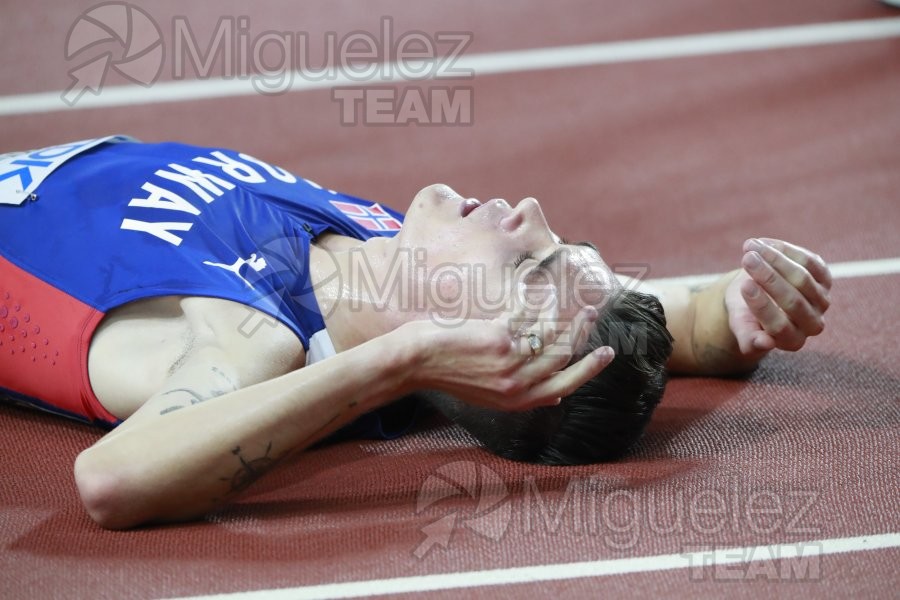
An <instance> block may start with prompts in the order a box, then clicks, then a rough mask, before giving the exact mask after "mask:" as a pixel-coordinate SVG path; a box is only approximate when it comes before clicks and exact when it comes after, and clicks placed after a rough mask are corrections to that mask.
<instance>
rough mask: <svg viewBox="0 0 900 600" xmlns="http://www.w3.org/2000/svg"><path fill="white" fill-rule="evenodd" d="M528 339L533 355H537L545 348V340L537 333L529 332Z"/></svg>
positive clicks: (526, 337)
mask: <svg viewBox="0 0 900 600" xmlns="http://www.w3.org/2000/svg"><path fill="white" fill-rule="evenodd" d="M525 339H526V340H528V348H529V349H530V350H531V356H537V355H538V354H540V353H541V352H542V351H543V350H544V342H543V340H541V337H540V336H539V335H538V334H536V333H529V334H528V335H526V336H525Z"/></svg>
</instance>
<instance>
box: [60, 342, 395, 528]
mask: <svg viewBox="0 0 900 600" xmlns="http://www.w3.org/2000/svg"><path fill="white" fill-rule="evenodd" d="M395 333H396V332H395ZM400 337H401V334H399V333H397V334H396V335H394V334H388V335H386V336H382V337H381V338H377V339H375V340H372V341H371V342H368V343H366V344H363V345H361V346H359V347H357V348H354V349H351V350H348V351H346V352H342V353H340V354H338V355H337V356H334V357H332V358H330V359H328V360H327V361H323V362H320V363H316V364H314V365H310V366H309V367H304V368H302V369H299V370H297V371H293V372H291V373H288V374H286V375H283V376H281V377H278V378H276V379H272V380H269V381H265V382H263V383H259V384H257V385H253V386H249V387H246V388H243V389H240V390H237V391H234V392H230V393H227V394H225V395H222V396H219V397H216V398H212V399H210V400H208V401H206V402H202V403H198V404H193V405H188V406H185V407H184V408H183V409H180V410H175V411H173V412H171V413H167V414H161V415H154V418H145V419H137V420H136V422H134V423H129V422H126V423H125V424H124V425H123V426H121V427H120V429H117V430H114V431H113V432H111V433H110V434H109V435H108V436H106V437H105V438H103V439H102V440H101V441H100V442H98V443H97V444H95V445H94V446H93V447H92V448H89V449H88V450H86V451H85V452H83V453H82V454H81V455H80V456H79V458H78V461H77V462H76V467H75V470H76V481H77V482H78V484H79V489H80V491H81V493H82V497H83V498H84V499H85V504H86V506H87V508H88V510H89V512H91V514H92V516H93V517H94V518H95V519H96V520H98V522H100V523H101V524H103V525H104V526H106V527H111V528H124V527H131V526H134V525H137V524H140V523H145V522H151V521H152V522H159V521H174V520H184V519H189V518H194V517H197V516H200V515H202V514H204V513H206V512H208V511H209V510H210V509H212V508H214V507H215V506H217V505H218V504H220V503H222V502H224V501H227V500H228V499H230V498H231V497H232V496H234V495H235V494H236V493H238V492H240V491H241V490H242V489H244V488H246V487H247V486H248V485H249V484H250V483H252V482H253V481H254V480H255V479H257V478H258V477H259V476H260V475H262V474H263V473H265V472H267V471H268V470H269V469H270V468H271V467H272V466H273V465H274V464H275V463H277V462H278V461H279V460H281V459H282V458H284V457H285V456H287V455H288V454H290V453H292V452H295V451H299V450H302V449H304V448H307V447H308V446H310V445H311V444H313V443H315V442H316V441H318V440H320V439H322V438H324V437H325V436H327V435H328V434H330V433H332V432H334V431H336V430H337V429H339V428H340V427H341V426H343V425H345V424H347V423H349V422H350V421H352V420H353V419H355V418H356V417H357V416H359V415H361V414H363V413H365V412H368V411H370V410H373V409H375V408H377V407H379V406H382V405H384V404H386V403H388V402H390V401H391V400H394V399H396V398H398V397H400V396H402V395H404V394H405V393H407V392H408V391H410V389H411V388H410V387H408V386H410V385H411V382H410V377H409V375H410V373H411V372H412V367H413V359H412V352H410V351H409V346H408V345H404V344H403V343H400ZM145 408H151V410H154V411H157V412H159V405H158V404H157V405H156V406H154V407H145Z"/></svg>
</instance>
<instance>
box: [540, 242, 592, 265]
mask: <svg viewBox="0 0 900 600" xmlns="http://www.w3.org/2000/svg"><path fill="white" fill-rule="evenodd" d="M560 241H563V240H562V239H561V240H560ZM567 245H568V246H584V247H585V248H590V249H591V250H593V251H594V252H596V253H597V254H600V250H598V249H597V246H595V245H594V244H592V243H590V242H575V243H574V244H568V243H566V244H564V245H561V246H560V247H559V248H557V249H556V250H554V251H553V252H551V253H550V254H548V255H547V257H546V258H544V259H543V260H542V261H541V262H539V263H538V264H537V267H536V268H537V269H544V270H546V269H549V268H550V265H552V264H553V263H554V262H556V260H557V259H558V258H559V255H560V254H562V252H563V251H564V250H565V249H566V246H567Z"/></svg>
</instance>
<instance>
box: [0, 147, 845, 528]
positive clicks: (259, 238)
mask: <svg viewBox="0 0 900 600" xmlns="http://www.w3.org/2000/svg"><path fill="white" fill-rule="evenodd" d="M401 224H402V227H401ZM743 251H744V255H743V259H742V262H741V267H742V268H741V269H739V270H737V271H734V272H732V273H729V274H728V275H725V276H723V277H722V278H721V279H719V280H718V281H716V282H714V283H712V284H710V285H708V286H705V287H701V288H695V289H688V288H686V287H684V286H675V285H669V286H664V285H659V284H654V283H653V282H652V281H651V282H636V281H634V280H629V279H628V278H624V277H616V276H615V275H614V274H613V273H612V272H611V270H610V269H609V268H608V267H607V266H606V265H605V264H604V263H603V261H602V259H601V257H600V256H599V254H598V252H597V250H596V249H595V248H594V247H593V246H591V245H590V244H586V243H583V244H569V243H568V242H565V241H563V240H561V239H560V238H558V237H557V236H556V235H555V234H554V233H553V232H552V231H551V230H550V228H549V227H548V225H547V223H546V221H545V220H544V216H543V214H542V213H541V209H540V207H539V205H538V203H537V202H536V201H535V200H534V199H530V198H529V199H525V200H522V201H521V202H518V203H517V204H516V206H515V207H512V206H510V205H509V204H507V203H506V202H504V201H502V200H491V201H489V202H485V203H483V204H482V203H480V202H478V201H476V200H474V199H465V198H462V197H460V196H459V195H457V194H456V193H455V192H454V191H453V190H452V189H450V188H449V187H446V186H443V185H434V186H429V187H427V188H425V189H423V190H422V191H421V192H419V193H418V194H417V195H416V197H415V198H414V199H413V202H412V205H411V207H410V210H409V212H408V213H407V215H406V216H405V218H404V217H402V216H401V215H400V214H398V213H396V212H394V211H392V210H390V209H388V208H385V207H382V206H380V205H378V204H374V203H371V202H367V201H364V200H360V199H357V198H352V197H349V196H345V195H342V194H339V193H335V192H332V191H330V190H327V189H323V188H321V187H320V186H318V185H316V184H314V183H313V182H311V181H308V180H304V179H300V178H297V177H295V176H294V175H292V174H290V173H288V172H286V171H284V170H282V169H280V168H277V167H274V166H271V165H269V164H267V163H265V162H263V161H261V160H258V159H256V158H253V157H250V156H247V155H245V154H240V153H237V152H233V151H229V150H217V149H210V148H197V147H191V146H185V145H180V144H141V143H137V142H135V141H133V140H130V139H124V138H113V139H105V140H103V141H100V142H99V143H98V142H97V141H96V140H94V141H92V142H90V143H84V144H71V145H65V146H60V147H54V148H49V149H43V150H39V151H33V152H30V153H26V154H20V155H18V156H7V157H4V158H2V159H0V335H2V338H0V341H2V346H0V357H2V358H0V392H2V393H3V395H4V396H6V397H8V398H9V399H12V400H14V401H20V402H27V403H29V404H32V405H37V406H41V407H43V408H47V409H51V410H53V411H55V412H58V413H61V414H65V415H68V416H72V417H76V418H81V419H84V420H88V421H91V422H96V423H99V424H105V425H107V426H111V427H113V428H112V430H111V431H110V432H109V433H108V434H107V435H106V436H105V437H103V438H102V439H100V440H99V441H98V442H97V443H96V444H94V445H93V446H92V447H91V448H89V449H87V450H85V451H84V452H82V453H81V455H80V456H79V457H78V459H77V461H76V463H75V478H76V482H77V485H78V489H79V491H80V493H81V498H82V500H83V502H84V505H85V508H86V509H87V511H88V513H89V514H90V515H91V516H92V517H93V518H94V519H95V520H96V521H97V522H98V523H100V524H101V525H102V526H104V527H109V528H124V527H131V526H135V525H138V524H142V523H149V522H166V521H177V520H184V519H191V518H195V517H198V516H200V515H203V514H204V513H206V512H208V511H209V510H211V509H213V508H215V507H216V506H218V505H220V504H221V503H224V502H227V501H228V500H229V499H230V498H231V497H233V495H234V494H235V493H237V492H239V491H240V490H242V489H244V488H245V487H247V486H248V485H249V484H251V483H252V482H253V480H254V479H255V478H256V477H257V476H258V475H260V474H261V473H263V472H265V471H266V470H267V469H268V467H270V466H271V465H272V464H274V463H276V462H277V461H278V460H279V459H281V458H283V457H284V456H286V455H288V454H290V453H292V452H296V451H300V450H303V449H304V448H307V447H309V446H310V445H311V444H313V443H315V442H317V441H319V440H322V439H323V438H325V437H327V436H329V435H332V434H335V432H338V433H339V434H342V435H369V436H376V437H379V436H380V437H387V436H390V435H396V434H398V433H401V432H402V430H403V429H404V425H397V421H398V419H400V420H402V419H403V418H406V419H407V421H408V418H409V417H410V415H409V414H407V413H409V412H410V411H411V410H414V405H415V403H416V402H418V400H412V401H411V400H408V399H405V400H403V401H402V402H400V403H399V404H398V403H395V404H392V405H391V406H388V405H389V404H391V403H392V402H394V401H396V400H398V399H402V398H406V397H408V396H410V395H411V394H414V393H419V392H424V391H427V390H436V391H437V392H438V393H429V394H428V396H429V398H430V401H431V402H432V403H434V404H435V405H436V406H438V408H440V409H441V410H442V411H443V412H445V413H446V414H448V415H449V416H451V417H452V418H453V419H454V420H456V421H457V422H459V423H460V424H462V425H463V426H464V427H466V428H467V429H469V431H471V432H472V433H473V434H474V435H475V436H476V437H477V438H478V439H479V440H481V442H482V443H484V445H485V446H486V447H487V448H488V449H490V450H492V451H494V452H496V453H498V454H500V455H502V456H506V457H509V458H513V459H517V460H527V461H533V462H542V463H550V464H572V463H581V462H595V461H601V460H608V459H611V458H615V457H616V456H619V455H621V454H622V453H624V452H625V451H626V450H627V449H628V448H629V447H630V446H631V445H632V443H633V442H634V441H635V440H636V439H637V438H638V436H639V435H640V433H641V431H642V430H643V428H644V426H645V425H646V423H647V421H648V420H649V418H650V414H651V412H652V411H653V409H654V408H655V406H656V405H657V403H658V402H659V399H660V397H661V396H662V393H663V389H664V386H665V378H666V372H667V371H671V372H680V373H693V374H711V375H715V374H722V375H724V374H732V373H739V372H745V371H748V370H751V369H753V368H754V367H755V366H756V365H757V363H758V362H759V361H760V360H761V359H762V358H763V357H764V356H765V355H766V354H767V353H768V352H769V351H771V350H772V349H774V348H781V349H785V350H798V349H800V348H801V347H802V346H803V344H804V341H805V340H806V338H807V337H808V336H811V335H816V334H818V333H820V332H821V331H822V328H823V320H822V315H823V313H824V312H825V310H826V309H827V308H828V290H829V288H830V285H831V278H830V274H829V271H828V268H827V266H826V265H825V264H824V263H823V262H822V260H821V259H820V258H819V257H818V256H816V255H815V254H813V253H811V252H809V251H807V250H805V249H803V248H799V247H797V246H794V245H791V244H788V243H786V242H782V241H778V240H764V241H760V240H748V241H747V242H745V243H744V247H743ZM637 287H639V288H640V289H639V290H637V289H635V288H637ZM651 293H652V294H654V295H655V296H657V297H658V298H659V300H657V298H656V297H654V296H653V295H650V294H651ZM660 302H661V305H660ZM663 308H664V309H665V316H663V310H662V309H663ZM667 319H668V321H667ZM673 339H674V344H673V343H672V340H673ZM385 411H393V413H392V414H386V413H385ZM339 430H341V431H339ZM248 465H251V466H252V468H248Z"/></svg>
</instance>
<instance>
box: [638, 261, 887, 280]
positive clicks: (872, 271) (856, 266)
mask: <svg viewBox="0 0 900 600" xmlns="http://www.w3.org/2000/svg"><path fill="white" fill-rule="evenodd" d="M828 268H829V269H831V276H832V278H834V279H850V278H853V277H872V276H875V275H894V274H897V273H900V257H898V258H881V259H873V260H857V261H849V262H839V263H833V264H829V265H828ZM722 275H724V273H709V274H704V275H682V276H679V277H650V278H648V281H652V282H653V283H661V284H677V285H687V286H692V285H702V284H704V283H710V282H712V281H715V280H716V279H718V278H719V277H721V276H722Z"/></svg>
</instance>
